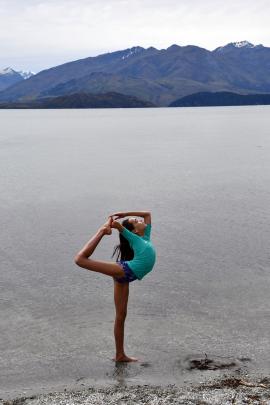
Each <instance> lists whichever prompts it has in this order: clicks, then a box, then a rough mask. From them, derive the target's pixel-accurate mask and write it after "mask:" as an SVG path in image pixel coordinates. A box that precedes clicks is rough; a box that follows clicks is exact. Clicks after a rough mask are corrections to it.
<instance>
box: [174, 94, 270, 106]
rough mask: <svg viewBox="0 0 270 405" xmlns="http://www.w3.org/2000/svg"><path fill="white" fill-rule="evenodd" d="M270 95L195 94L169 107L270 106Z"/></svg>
mask: <svg viewBox="0 0 270 405" xmlns="http://www.w3.org/2000/svg"><path fill="white" fill-rule="evenodd" d="M269 104H270V94H246V95H243V94H236V93H230V92H217V93H208V92H202V93H195V94H191V95H189V96H185V97H183V98H180V99H179V100H175V101H174V102H173V103H171V104H170V105H169V107H206V106H236V105H239V106H240V105H269Z"/></svg>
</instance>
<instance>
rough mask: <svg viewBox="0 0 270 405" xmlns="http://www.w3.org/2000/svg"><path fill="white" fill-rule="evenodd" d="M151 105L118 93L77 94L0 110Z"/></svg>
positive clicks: (15, 105) (21, 103)
mask: <svg viewBox="0 0 270 405" xmlns="http://www.w3.org/2000/svg"><path fill="white" fill-rule="evenodd" d="M141 107H154V105H153V104H151V103H148V102H145V101H143V100H139V99H138V98H136V97H133V96H126V95H124V94H119V93H106V94H87V93H77V94H70V95H66V96H60V97H53V98H51V97H47V98H43V99H38V100H32V101H24V102H11V103H3V104H0V108H5V109H8V108H9V109H10V108H25V109H26V108H141Z"/></svg>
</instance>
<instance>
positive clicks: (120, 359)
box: [112, 355, 139, 362]
mask: <svg viewBox="0 0 270 405" xmlns="http://www.w3.org/2000/svg"><path fill="white" fill-rule="evenodd" d="M112 360H114V361H116V362H131V361H139V360H138V359H136V357H128V356H126V355H123V356H119V357H114V358H113V359H112Z"/></svg>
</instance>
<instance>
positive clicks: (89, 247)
mask: <svg viewBox="0 0 270 405" xmlns="http://www.w3.org/2000/svg"><path fill="white" fill-rule="evenodd" d="M127 216H138V217H142V218H143V220H138V219H137V218H134V217H133V218H128V219H125V220H123V222H122V224H120V223H119V222H117V221H116V219H119V218H125V217H127ZM114 217H115V218H114ZM111 228H115V229H117V230H118V231H119V239H120V243H119V245H118V246H116V248H115V250H114V253H113V256H114V255H115V253H116V252H118V254H117V259H116V260H117V261H116V263H114V262H105V261H100V260H93V259H89V257H90V256H91V255H92V254H93V252H94V250H95V249H96V247H97V245H98V244H99V242H100V241H101V239H102V238H103V236H104V235H111V233H112V230H111ZM150 235H151V213H150V212H147V211H142V212H116V213H114V214H112V215H110V216H109V219H108V221H107V222H105V224H104V225H103V226H102V227H101V228H99V230H98V231H97V233H96V234H95V235H94V236H93V237H92V238H91V239H90V240H89V242H88V243H87V244H86V245H85V246H84V247H83V248H82V250H81V251H80V252H79V253H78V254H77V255H76V257H75V263H76V264H77V265H78V266H80V267H83V268H85V269H87V270H91V271H96V272H98V273H103V274H105V275H107V276H110V277H112V278H113V280H114V303H115V310H116V317H115V324H114V337H115V346H116V355H115V358H114V360H115V361H117V362H118V361H119V362H129V361H137V359H136V358H134V357H128V356H127V355H126V354H125V351H124V325H125V319H126V314H127V303H128V295H129V283H130V282H132V281H134V280H137V279H138V280H141V279H142V278H143V277H144V276H145V275H146V274H147V273H149V272H150V271H151V270H152V268H153V266H154V264H155V259H156V253H155V249H154V247H153V245H152V243H151V241H150ZM113 256H112V257H113ZM119 258H120V260H118V259H119Z"/></svg>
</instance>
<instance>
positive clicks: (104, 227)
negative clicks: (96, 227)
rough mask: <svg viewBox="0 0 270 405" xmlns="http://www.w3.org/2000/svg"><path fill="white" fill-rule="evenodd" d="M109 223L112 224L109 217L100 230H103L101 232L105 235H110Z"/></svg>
mask: <svg viewBox="0 0 270 405" xmlns="http://www.w3.org/2000/svg"><path fill="white" fill-rule="evenodd" d="M111 223H112V218H111V217H109V218H108V220H107V221H106V222H105V224H104V225H103V226H102V229H103V232H104V234H105V235H111V234H112V229H111Z"/></svg>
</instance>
